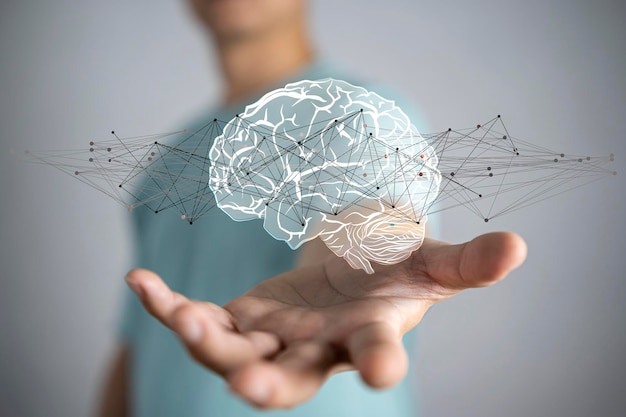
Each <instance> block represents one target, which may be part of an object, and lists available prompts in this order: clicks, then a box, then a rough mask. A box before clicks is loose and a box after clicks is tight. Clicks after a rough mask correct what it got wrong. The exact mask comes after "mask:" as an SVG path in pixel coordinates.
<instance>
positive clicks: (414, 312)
mask: <svg viewBox="0 0 626 417" xmlns="http://www.w3.org/2000/svg"><path fill="white" fill-rule="evenodd" d="M525 255H526V246H525V244H524V242H523V240H522V239H521V238H520V237H518V236H517V235H514V234H511V233H491V234H487V235H483V236H479V237H477V238H476V239H474V240H472V241H470V242H468V243H465V244H460V245H450V244H447V243H443V242H438V241H434V240H432V239H426V240H425V242H424V244H423V246H422V247H421V248H420V249H419V250H418V251H416V252H414V253H413V254H412V256H411V257H410V258H409V259H407V260H406V261H404V262H402V263H400V264H397V265H393V266H384V267H383V266H378V267H375V271H376V272H375V273H374V274H373V275H367V274H365V273H364V272H363V271H359V270H354V269H351V268H350V267H349V266H348V265H347V263H346V262H345V261H344V260H343V259H341V258H337V257H335V256H334V255H332V256H330V257H328V258H327V259H325V260H324V261H323V262H320V263H319V264H318V265H315V266H310V267H306V268H301V269H296V270H292V271H289V272H287V273H284V274H282V275H279V276H277V277H274V278H271V279H268V280H265V281H263V282H262V283H260V284H259V285H257V286H255V287H254V288H252V289H251V290H250V291H248V292H247V293H246V294H244V295H242V296H241V297H237V298H235V299H233V300H231V301H230V302H229V303H227V304H226V305H224V306H223V307H219V306H217V305H215V304H212V303H208V302H202V301H194V300H189V299H187V298H185V297H184V296H182V295H181V294H178V293H174V292H172V291H171V290H170V289H169V288H168V287H167V286H166V285H165V283H164V282H163V281H162V280H161V279H160V278H159V277H158V276H157V275H156V274H154V273H152V272H150V271H146V270H139V269H137V270H133V271H131V272H130V273H129V275H128V277H127V281H128V283H129V285H130V286H131V287H132V288H133V290H134V291H135V292H136V293H137V294H138V295H139V297H140V298H141V301H142V302H143V304H144V306H145V308H146V309H147V310H148V311H149V312H150V313H151V314H152V315H153V316H154V317H156V318H157V319H159V320H160V321H161V322H163V324H165V325H166V326H168V327H169V328H171V329H172V330H173V331H174V332H176V333H177V334H178V335H179V336H180V338H181V340H182V341H183V343H185V345H186V347H187V349H188V350H189V352H190V354H191V355H192V356H193V357H194V358H195V359H196V360H197V361H199V362H200V363H202V364H203V365H204V366H206V367H207V368H209V369H211V370H213V371H214V372H217V373H219V374H221V375H222V376H223V377H225V378H226V379H227V381H228V383H229V384H230V387H231V389H232V390H233V391H234V392H236V393H237V394H238V395H240V396H241V397H242V398H244V399H245V400H247V401H248V402H250V403H252V404H254V405H256V406H258V407H264V408H279V407H292V406H294V405H297V404H299V403H301V402H304V401H306V400H307V399H309V398H310V397H312V396H313V395H314V394H315V393H316V392H317V390H318V389H319V388H320V386H321V385H322V384H323V383H324V381H325V380H326V379H327V378H328V377H330V376H331V375H333V374H334V373H336V372H339V371H342V370H349V369H356V370H358V371H359V373H360V375H361V377H362V378H363V380H364V381H365V382H366V383H367V384H369V385H370V386H372V387H375V388H384V387H389V386H391V385H393V384H395V383H397V382H398V381H400V379H402V377H403V376H404V374H405V373H406V370H407V355H406V352H405V350H404V347H403V345H402V336H403V335H404V333H406V332H407V331H409V330H410V329H411V328H413V327H414V326H416V325H417V324H418V323H419V322H420V320H421V319H422V317H423V316H424V313H426V311H427V310H428V308H429V307H430V306H432V305H433V304H434V303H436V302H439V301H442V300H444V299H446V298H449V297H451V296H453V295H455V294H457V293H458V292H460V291H462V290H464V289H467V288H475V287H482V286H486V285H490V284H492V283H494V282H496V281H498V280H500V279H502V278H504V277H505V276H506V275H507V274H508V272H510V271H511V270H512V269H514V268H515V267H517V266H519V265H520V264H521V263H522V262H523V260H524V258H525Z"/></svg>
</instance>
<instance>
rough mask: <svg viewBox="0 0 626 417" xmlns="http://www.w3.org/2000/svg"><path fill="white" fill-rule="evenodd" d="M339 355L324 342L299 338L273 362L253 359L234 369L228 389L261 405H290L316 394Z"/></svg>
mask: <svg viewBox="0 0 626 417" xmlns="http://www.w3.org/2000/svg"><path fill="white" fill-rule="evenodd" d="M337 365H338V357H337V354H336V353H335V350H334V349H333V348H332V347H331V346H330V345H329V344H327V343H324V342H318V341H307V342H299V343H297V344H295V345H291V346H290V347H288V348H287V349H286V350H285V351H284V352H283V353H281V354H280V355H279V356H278V357H277V358H276V359H275V360H274V361H273V362H267V361H263V362H256V363H253V364H250V365H249V366H246V367H244V368H242V369H240V370H238V371H237V372H235V373H233V374H232V375H231V376H230V377H229V378H228V382H229V384H230V387H231V390H232V391H233V392H235V393H236V394H237V395H239V396H240V397H242V398H243V399H245V400H247V401H249V402H251V403H252V404H254V405H256V406H257V407H262V408H291V407H293V406H295V405H297V404H300V403H302V402H304V401H306V400H308V399H310V398H311V397H313V395H315V393H316V392H317V391H318V390H319V389H320V387H321V386H322V384H323V383H324V381H326V379H327V378H328V377H329V376H330V375H331V374H332V373H333V372H334V371H336V367H337Z"/></svg>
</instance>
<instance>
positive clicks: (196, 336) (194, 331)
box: [178, 319, 202, 343]
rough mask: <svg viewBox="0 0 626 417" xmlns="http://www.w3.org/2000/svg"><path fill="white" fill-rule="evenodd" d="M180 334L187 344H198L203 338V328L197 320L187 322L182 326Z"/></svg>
mask: <svg viewBox="0 0 626 417" xmlns="http://www.w3.org/2000/svg"><path fill="white" fill-rule="evenodd" d="M178 333H179V334H180V336H181V337H182V339H183V340H184V341H185V342H187V343H196V342H198V341H199V340H200V337H202V328H201V327H200V323H199V322H198V321H197V320H189V319H188V320H185V321H184V322H182V323H181V324H180V328H179V329H178Z"/></svg>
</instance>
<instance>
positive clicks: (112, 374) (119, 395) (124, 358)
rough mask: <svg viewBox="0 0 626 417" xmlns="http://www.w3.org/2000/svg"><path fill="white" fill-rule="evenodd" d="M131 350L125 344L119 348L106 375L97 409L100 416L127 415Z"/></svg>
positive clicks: (124, 416) (121, 416)
mask: <svg viewBox="0 0 626 417" xmlns="http://www.w3.org/2000/svg"><path fill="white" fill-rule="evenodd" d="M129 361H130V352H129V350H128V348H127V347H126V346H125V345H122V346H120V347H118V348H117V350H116V351H115V353H114V356H113V360H112V362H111V366H110V369H109V371H108V372H109V373H108V375H107V377H106V380H105V383H104V387H103V390H102V394H101V399H100V404H99V407H98V410H97V416H98V417H126V416H128V415H129V412H128V388H129V387H128V366H129Z"/></svg>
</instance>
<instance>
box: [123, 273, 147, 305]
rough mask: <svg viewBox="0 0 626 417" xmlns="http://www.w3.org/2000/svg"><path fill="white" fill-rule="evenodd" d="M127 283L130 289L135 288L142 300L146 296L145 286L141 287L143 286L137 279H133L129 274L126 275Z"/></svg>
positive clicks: (136, 293) (134, 290)
mask: <svg viewBox="0 0 626 417" xmlns="http://www.w3.org/2000/svg"><path fill="white" fill-rule="evenodd" d="M126 283H127V284H128V286H129V287H130V289H131V290H133V292H134V293H135V295H136V296H137V297H139V299H140V300H143V298H144V292H143V288H141V286H140V285H139V284H138V283H137V282H136V281H135V280H133V279H132V278H130V277H128V276H126Z"/></svg>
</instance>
